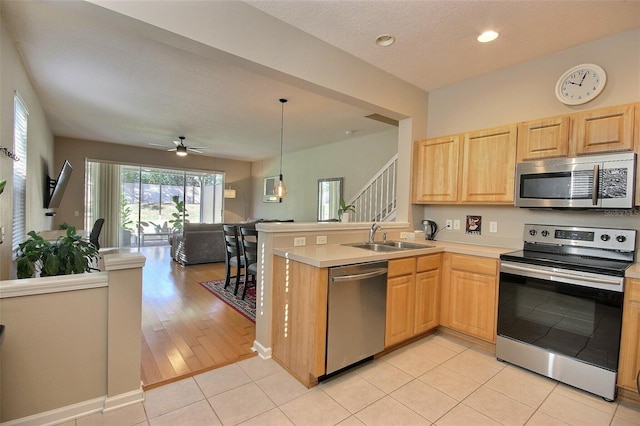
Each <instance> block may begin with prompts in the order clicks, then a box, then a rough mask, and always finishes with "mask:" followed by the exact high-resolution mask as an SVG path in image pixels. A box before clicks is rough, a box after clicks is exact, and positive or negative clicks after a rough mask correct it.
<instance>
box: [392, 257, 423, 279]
mask: <svg viewBox="0 0 640 426" xmlns="http://www.w3.org/2000/svg"><path fill="white" fill-rule="evenodd" d="M388 269H389V271H388V272H387V277H397V276H398V275H408V274H413V273H414V272H415V270H416V258H415V257H405V258H402V259H393V260H390V261H389V265H388Z"/></svg>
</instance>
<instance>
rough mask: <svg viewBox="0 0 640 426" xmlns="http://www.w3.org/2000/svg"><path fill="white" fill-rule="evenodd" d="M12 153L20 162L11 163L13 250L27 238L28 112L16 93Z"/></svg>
mask: <svg viewBox="0 0 640 426" xmlns="http://www.w3.org/2000/svg"><path fill="white" fill-rule="evenodd" d="M13 106H14V112H13V117H14V119H13V151H14V152H15V154H16V155H17V156H18V158H19V159H20V161H14V162H13V226H12V230H13V232H12V238H11V246H12V248H13V250H15V249H16V248H18V245H19V244H20V243H21V242H23V241H24V240H25V239H26V237H27V227H26V226H27V224H26V217H27V214H26V211H27V205H26V204H27V203H26V200H27V121H28V118H29V111H28V110H27V107H26V106H25V104H24V102H22V100H21V99H20V96H19V95H18V93H15V94H14V97H13Z"/></svg>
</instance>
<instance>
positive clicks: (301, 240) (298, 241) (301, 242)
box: [293, 237, 307, 247]
mask: <svg viewBox="0 0 640 426" xmlns="http://www.w3.org/2000/svg"><path fill="white" fill-rule="evenodd" d="M305 244H307V239H306V238H305V237H295V238H294V239H293V246H294V247H300V246H303V245H305Z"/></svg>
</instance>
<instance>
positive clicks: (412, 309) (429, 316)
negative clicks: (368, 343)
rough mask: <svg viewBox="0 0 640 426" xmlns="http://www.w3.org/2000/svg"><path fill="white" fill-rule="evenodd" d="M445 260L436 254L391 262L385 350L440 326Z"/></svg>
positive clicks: (388, 282) (388, 276) (388, 278)
mask: <svg viewBox="0 0 640 426" xmlns="http://www.w3.org/2000/svg"><path fill="white" fill-rule="evenodd" d="M441 258H442V255H441V254H433V255H426V256H419V257H407V258H402V259H393V260H390V261H389V265H388V267H389V272H388V274H387V322H386V328H385V347H391V346H393V345H395V344H398V343H401V342H404V341H406V340H408V339H410V338H412V337H413V336H416V335H418V334H421V333H424V332H426V331H429V330H431V329H433V328H435V327H437V326H438V324H439V318H438V317H439V304H440V296H439V293H440V262H441Z"/></svg>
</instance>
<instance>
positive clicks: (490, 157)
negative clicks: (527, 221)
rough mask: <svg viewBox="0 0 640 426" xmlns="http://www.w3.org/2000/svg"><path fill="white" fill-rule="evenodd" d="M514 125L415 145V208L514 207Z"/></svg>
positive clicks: (515, 128) (515, 131) (515, 130)
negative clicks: (459, 206) (462, 205)
mask: <svg viewBox="0 0 640 426" xmlns="http://www.w3.org/2000/svg"><path fill="white" fill-rule="evenodd" d="M516 135H517V126H515V125H513V126H505V127H498V128H495V129H487V130H480V131H477V132H470V133H465V134H462V135H454V136H446V137H441V138H434V139H427V140H422V141H418V142H416V143H415V145H414V153H413V155H414V173H413V202H414V203H416V204H449V203H456V204H460V203H470V204H472V203H473V204H480V203H482V204H510V203H513V193H514V187H513V180H514V175H515V160H516Z"/></svg>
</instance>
